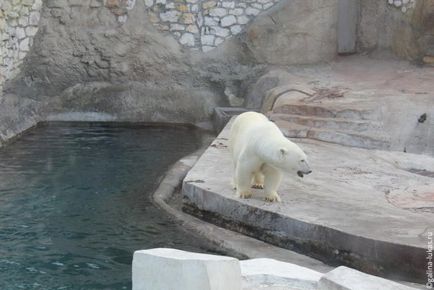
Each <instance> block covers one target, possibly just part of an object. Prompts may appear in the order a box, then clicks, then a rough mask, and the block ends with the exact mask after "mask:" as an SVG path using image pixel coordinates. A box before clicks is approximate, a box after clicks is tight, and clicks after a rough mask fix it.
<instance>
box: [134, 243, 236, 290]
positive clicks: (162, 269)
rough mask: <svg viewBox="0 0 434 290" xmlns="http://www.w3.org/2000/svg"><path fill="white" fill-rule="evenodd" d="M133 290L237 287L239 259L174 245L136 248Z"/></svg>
mask: <svg viewBox="0 0 434 290" xmlns="http://www.w3.org/2000/svg"><path fill="white" fill-rule="evenodd" d="M133 290H241V269H240V263H239V261H238V260H237V259H235V258H231V257H224V256H215V255H207V254H198V253H191V252H185V251H180V250H175V249H164V248H160V249H151V250H142V251H136V252H134V258H133Z"/></svg>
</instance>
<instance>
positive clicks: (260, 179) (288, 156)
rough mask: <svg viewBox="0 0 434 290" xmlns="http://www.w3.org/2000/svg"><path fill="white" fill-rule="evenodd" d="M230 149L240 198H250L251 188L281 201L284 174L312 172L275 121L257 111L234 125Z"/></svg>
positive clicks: (295, 146) (300, 152)
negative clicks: (279, 190) (278, 189)
mask: <svg viewBox="0 0 434 290" xmlns="http://www.w3.org/2000/svg"><path fill="white" fill-rule="evenodd" d="M229 149H230V151H231V154H232V161H233V165H234V179H233V185H234V187H236V189H237V196H239V197H241V198H249V197H250V196H251V195H252V193H251V187H252V185H253V186H254V187H259V188H260V187H262V186H263V188H264V190H265V194H266V198H265V199H266V200H268V201H280V197H279V195H278V194H277V188H278V187H279V185H280V181H281V179H282V171H283V172H288V173H294V174H297V172H301V173H303V174H309V173H310V172H311V170H310V168H309V165H308V163H307V157H306V154H305V153H304V152H303V151H302V150H301V149H300V147H298V146H297V145H296V144H295V143H293V142H291V141H289V140H288V139H287V138H286V137H285V136H284V135H283V134H282V132H281V131H280V129H279V128H278V127H277V126H276V124H274V123H273V122H271V121H269V120H268V118H267V117H266V116H264V115H263V114H260V113H256V112H246V113H243V114H241V115H239V116H238V117H237V118H235V121H234V123H233V124H232V128H231V133H230V139H229Z"/></svg>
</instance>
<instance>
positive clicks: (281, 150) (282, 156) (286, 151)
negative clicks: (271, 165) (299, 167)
mask: <svg viewBox="0 0 434 290" xmlns="http://www.w3.org/2000/svg"><path fill="white" fill-rule="evenodd" d="M286 154H288V149H286V148H280V157H281V158H284V157H285V155H286Z"/></svg>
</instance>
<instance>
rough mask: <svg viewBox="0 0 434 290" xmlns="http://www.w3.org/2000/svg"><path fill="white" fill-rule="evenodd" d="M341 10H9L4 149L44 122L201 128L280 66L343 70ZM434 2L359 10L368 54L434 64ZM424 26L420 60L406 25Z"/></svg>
mask: <svg viewBox="0 0 434 290" xmlns="http://www.w3.org/2000/svg"><path fill="white" fill-rule="evenodd" d="M337 1H338V0H280V1H279V0H143V1H142V0H141V1H136V0H46V1H43V2H41V0H3V1H2V2H1V4H0V5H1V6H0V16H1V17H0V38H1V39H2V40H3V41H1V42H0V89H3V93H2V94H0V104H1V106H0V139H7V138H10V136H13V135H14V134H16V133H17V132H20V131H22V130H23V128H27V127H29V126H31V125H33V124H34V123H35V122H37V121H38V120H46V119H50V120H113V121H150V122H154V121H155V122H183V123H194V124H198V123H202V122H204V121H206V120H208V119H209V117H210V115H211V113H212V111H213V108H214V107H216V106H227V105H240V104H242V102H243V99H242V98H243V97H244V96H245V94H246V92H247V91H248V88H249V86H250V85H251V84H253V83H254V81H255V80H256V79H258V78H259V77H260V75H261V74H262V72H263V71H265V70H266V69H267V67H268V66H270V65H279V66H287V65H293V64H307V63H317V62H326V61H331V60H333V58H334V57H335V55H336V39H337V36H336V23H337V17H338V15H337ZM430 1H431V0H418V1H416V2H414V1H411V0H408V1H404V0H402V1H401V2H399V1H393V3H392V2H391V1H388V0H382V1H377V0H363V1H361V2H360V5H361V19H360V24H359V29H358V43H359V50H360V51H369V50H373V49H378V48H390V47H394V49H395V51H397V52H399V54H400V55H404V56H407V55H410V53H409V51H410V52H412V51H416V53H412V54H411V55H417V56H418V57H419V56H420V55H422V54H423V55H425V54H427V53H428V52H429V53H430V51H431V50H427V49H426V47H429V45H426V44H424V43H430V42H432V41H431V40H432V30H430V29H432V25H431V24H432V22H430V19H431V18H430V17H431V16H430V15H431V14H424V13H425V12H424V11H427V9H428V8H426V7H428V6H427V5H429V4H427V3H431V2H430ZM413 6H414V8H412V7H413ZM421 7H422V8H421ZM428 10H429V9H428ZM403 12H405V13H403ZM417 13H419V14H417ZM414 15H422V16H420V17H421V18H422V19H425V20H423V21H421V23H418V24H417V25H419V26H417V27H424V29H425V30H423V29H421V30H418V32H417V33H419V34H418V35H419V36H418V37H417V41H416V42H417V43H418V45H417V49H414V48H413V46H410V45H409V44H411V43H414V42H412V41H410V40H412V39H414V35H415V33H414V30H412V29H410V28H411V27H413V26H411V25H407V26H406V27H407V28H406V29H407V30H405V31H407V32H408V31H409V32H408V33H398V32H397V31H398V30H399V29H400V28H399V27H400V26H399V25H396V24H397V23H398V24H399V23H416V22H415V20H411V19H413V18H412V17H413V16H414ZM414 17H415V16H414ZM39 19H40V20H39ZM403 19H404V20H403ZM408 19H410V20H411V21H410V20H408ZM412 21H413V22H412ZM384 23H385V24H386V25H383V24H384ZM430 25H431V26H430ZM409 27H410V28H409ZM398 28H399V29H398ZM38 31H39V32H38ZM405 31H404V32H405ZM396 35H400V36H401V38H400V37H395V36H396ZM405 35H410V36H411V37H408V39H409V40H408V41H406V42H399V40H400V39H402V38H403V36H405ZM402 43H406V44H408V45H407V46H405V45H403V44H402ZM402 46H405V49H401V50H400V48H402ZM409 47H410V48H409ZM422 47H423V48H422ZM402 51H403V53H402ZM427 51H428V52H427ZM12 112H14V113H12ZM2 136H3V137H2Z"/></svg>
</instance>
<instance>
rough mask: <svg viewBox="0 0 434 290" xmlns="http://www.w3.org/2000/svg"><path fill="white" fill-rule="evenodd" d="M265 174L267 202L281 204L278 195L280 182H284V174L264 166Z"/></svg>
mask: <svg viewBox="0 0 434 290" xmlns="http://www.w3.org/2000/svg"><path fill="white" fill-rule="evenodd" d="M262 172H263V173H264V177H265V180H264V190H265V194H266V196H265V200H266V201H270V202H274V201H277V202H280V201H281V199H280V196H279V194H277V189H278V188H279V185H280V181H281V180H282V173H281V172H280V171H279V170H278V169H276V168H274V167H271V166H269V165H267V164H266V165H264V168H263V169H262Z"/></svg>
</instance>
